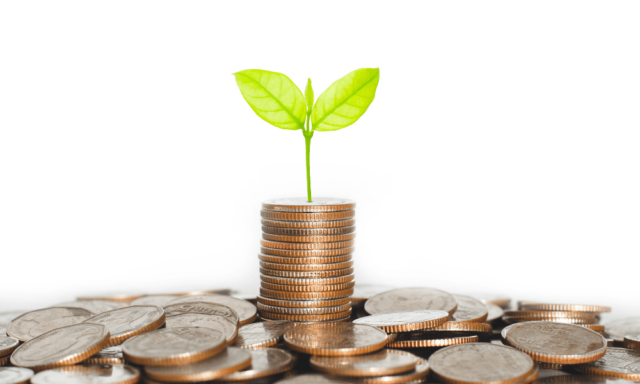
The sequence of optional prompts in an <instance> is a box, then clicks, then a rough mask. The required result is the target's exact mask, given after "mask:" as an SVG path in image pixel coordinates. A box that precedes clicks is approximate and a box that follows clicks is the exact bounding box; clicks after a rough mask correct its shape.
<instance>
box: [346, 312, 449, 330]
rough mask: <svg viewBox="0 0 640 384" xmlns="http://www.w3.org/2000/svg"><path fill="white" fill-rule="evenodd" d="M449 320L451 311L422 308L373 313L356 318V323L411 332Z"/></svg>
mask: <svg viewBox="0 0 640 384" xmlns="http://www.w3.org/2000/svg"><path fill="white" fill-rule="evenodd" d="M447 320H449V312H445V311H440V310H422V311H409V312H398V313H385V314H380V315H371V316H365V317H361V318H359V319H357V320H354V321H353V322H354V324H367V325H371V326H374V327H378V328H380V329H382V330H383V331H385V332H387V333H395V332H410V331H415V330H419V329H425V328H433V327H437V326H438V325H441V324H443V323H445V322H446V321H447Z"/></svg>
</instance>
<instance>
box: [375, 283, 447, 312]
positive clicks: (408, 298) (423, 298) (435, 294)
mask: <svg viewBox="0 0 640 384" xmlns="http://www.w3.org/2000/svg"><path fill="white" fill-rule="evenodd" d="M457 307H458V302H457V301H456V298H455V297H454V296H453V295H451V294H449V293H447V292H444V291H440V290H437V289H433V288H399V289H392V290H390V291H386V292H382V293H379V294H377V295H375V296H372V297H371V298H370V299H369V300H367V302H366V303H365V304H364V309H365V310H366V311H367V313H369V314H371V315H380V314H383V313H393V312H406V311H417V310H422V309H439V310H442V311H446V312H449V313H450V314H451V313H454V312H455V311H456V308H457Z"/></svg>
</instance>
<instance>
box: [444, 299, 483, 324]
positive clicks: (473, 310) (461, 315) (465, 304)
mask: <svg viewBox="0 0 640 384" xmlns="http://www.w3.org/2000/svg"><path fill="white" fill-rule="evenodd" d="M453 296H454V297H455V298H456V301H457V302H458V308H457V309H456V311H455V312H454V313H453V314H452V315H451V320H453V321H468V322H471V323H481V322H483V321H485V320H486V319H487V316H488V315H489V310H488V309H487V307H486V306H485V305H484V304H482V302H481V301H480V300H476V299H474V298H473V297H470V296H464V295H453Z"/></svg>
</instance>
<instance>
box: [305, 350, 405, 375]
mask: <svg viewBox="0 0 640 384" xmlns="http://www.w3.org/2000/svg"><path fill="white" fill-rule="evenodd" d="M309 364H310V365H311V367H312V368H314V369H315V370H317V371H320V372H325V373H329V374H332V375H338V376H350V377H371V376H386V375H398V374H401V373H405V372H409V371H413V370H415V367H416V366H417V365H418V358H417V357H416V356H415V355H413V354H411V353H409V352H404V351H396V350H390V349H384V350H381V351H378V352H374V353H369V354H366V355H358V356H311V359H310V360H309Z"/></svg>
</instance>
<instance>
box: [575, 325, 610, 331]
mask: <svg viewBox="0 0 640 384" xmlns="http://www.w3.org/2000/svg"><path fill="white" fill-rule="evenodd" d="M576 325H579V326H581V327H585V328H588V329H590V330H592V331H596V332H598V333H602V332H604V325H602V324H576Z"/></svg>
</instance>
